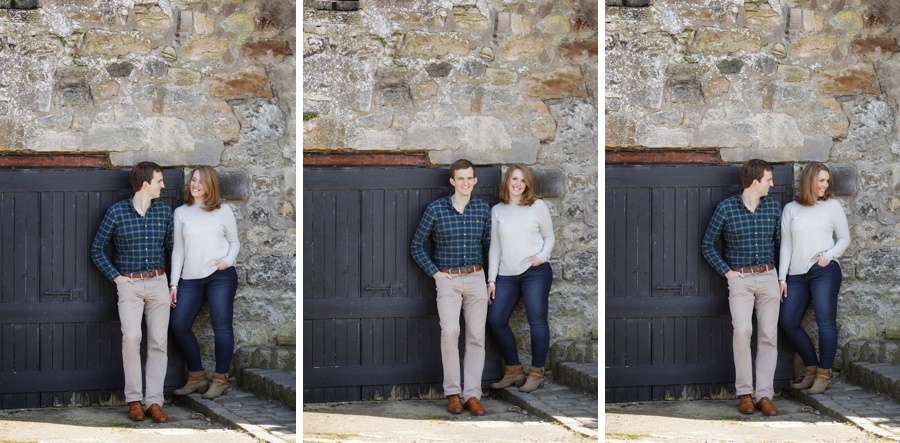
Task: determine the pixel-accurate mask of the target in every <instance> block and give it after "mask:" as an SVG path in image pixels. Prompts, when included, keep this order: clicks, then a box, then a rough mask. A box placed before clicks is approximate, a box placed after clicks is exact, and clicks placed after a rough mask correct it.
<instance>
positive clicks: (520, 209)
mask: <svg viewBox="0 0 900 443" xmlns="http://www.w3.org/2000/svg"><path fill="white" fill-rule="evenodd" d="M554 241H555V237H554V235H553V223H552V221H551V220H550V209H548V208H547V204H546V203H544V202H543V200H535V202H534V203H532V205H531V206H519V205H518V204H506V203H498V204H496V205H494V207H493V209H491V248H490V250H489V252H488V281H496V280H497V275H498V274H499V275H519V274H521V273H523V272H525V271H527V270H528V268H529V267H531V263H530V262H529V259H530V258H531V257H537V258H539V259H540V260H541V261H542V262H547V261H549V260H550V253H551V252H552V251H553V242H554Z"/></svg>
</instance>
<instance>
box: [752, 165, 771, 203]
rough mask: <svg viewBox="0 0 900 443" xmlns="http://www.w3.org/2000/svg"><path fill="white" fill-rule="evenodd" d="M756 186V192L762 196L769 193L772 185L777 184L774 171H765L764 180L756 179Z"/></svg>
mask: <svg viewBox="0 0 900 443" xmlns="http://www.w3.org/2000/svg"><path fill="white" fill-rule="evenodd" d="M754 183H755V186H756V192H757V193H759V196H760V197H764V196H766V195H769V189H770V188H771V187H772V186H775V181H774V180H772V171H765V172H763V176H762V180H759V181H754Z"/></svg>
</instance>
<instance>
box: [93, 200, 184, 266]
mask: <svg viewBox="0 0 900 443" xmlns="http://www.w3.org/2000/svg"><path fill="white" fill-rule="evenodd" d="M172 230H173V225H172V208H170V207H169V205H167V204H165V203H163V202H162V201H160V200H153V201H152V203H150V207H148V208H147V213H146V214H144V215H143V216H141V214H139V213H138V212H137V210H136V209H135V208H134V203H133V202H132V200H131V199H128V200H122V201H120V202H118V203H115V204H113V205H112V206H110V207H109V209H108V210H107V211H106V215H105V216H104V217H103V221H102V222H100V228H99V229H97V235H95V236H94V242H93V243H92V244H91V259H92V260H94V264H95V265H97V267H98V268H100V271H101V272H103V275H105V276H106V278H108V279H110V280H115V279H116V277H118V276H120V275H122V274H123V273H132V272H144V271H152V270H155V269H164V268H165V267H166V256H167V255H169V254H171V252H172V243H173V239H174V237H173V235H172ZM110 240H112V241H113V243H114V244H115V246H116V255H115V259H114V262H115V266H114V265H113V263H111V262H110V261H109V257H107V256H106V245H107V244H109V241H110Z"/></svg>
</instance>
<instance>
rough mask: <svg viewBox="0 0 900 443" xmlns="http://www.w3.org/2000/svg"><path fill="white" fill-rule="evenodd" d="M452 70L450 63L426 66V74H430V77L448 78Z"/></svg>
mask: <svg viewBox="0 0 900 443" xmlns="http://www.w3.org/2000/svg"><path fill="white" fill-rule="evenodd" d="M450 69H451V66H450V63H447V62H441V63H432V64H430V65H428V66H425V72H427V73H428V76H429V77H446V76H448V75H450Z"/></svg>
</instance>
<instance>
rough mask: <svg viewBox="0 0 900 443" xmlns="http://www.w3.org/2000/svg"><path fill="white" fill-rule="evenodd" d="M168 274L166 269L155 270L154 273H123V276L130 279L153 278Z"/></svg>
mask: <svg viewBox="0 0 900 443" xmlns="http://www.w3.org/2000/svg"><path fill="white" fill-rule="evenodd" d="M165 273H166V270H165V269H154V270H152V271H144V272H132V273H127V272H123V273H122V275H124V276H125V277H128V278H153V277H156V276H157V275H163V274H165Z"/></svg>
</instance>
